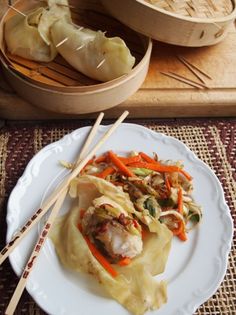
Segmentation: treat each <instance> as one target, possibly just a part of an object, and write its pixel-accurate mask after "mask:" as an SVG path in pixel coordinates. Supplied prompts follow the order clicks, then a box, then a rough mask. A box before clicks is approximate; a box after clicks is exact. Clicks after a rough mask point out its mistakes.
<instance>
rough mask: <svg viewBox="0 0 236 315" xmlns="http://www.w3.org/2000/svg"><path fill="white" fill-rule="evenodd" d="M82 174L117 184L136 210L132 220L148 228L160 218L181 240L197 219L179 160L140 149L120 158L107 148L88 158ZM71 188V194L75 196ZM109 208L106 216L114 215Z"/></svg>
mask: <svg viewBox="0 0 236 315" xmlns="http://www.w3.org/2000/svg"><path fill="white" fill-rule="evenodd" d="M64 164H65V163H64ZM82 174H90V175H94V176H96V177H100V178H102V179H105V180H106V181H108V182H110V183H112V184H114V185H115V186H119V187H120V189H121V190H122V191H123V192H125V193H127V194H128V195H129V198H130V200H131V201H132V202H133V205H134V207H135V209H136V211H137V212H136V213H135V214H134V215H133V217H134V220H136V219H137V221H141V222H142V224H144V225H146V226H148V227H149V230H150V226H153V224H154V225H155V221H156V222H157V221H160V222H161V223H163V224H165V225H166V226H167V227H168V228H169V229H170V230H171V231H172V233H173V235H176V236H177V237H178V238H179V239H181V240H183V241H185V240H187V232H188V231H190V230H191V229H192V228H194V227H195V226H197V225H198V224H199V223H200V222H201V218H202V212H201V208H200V207H199V206H198V205H197V204H196V203H195V202H194V200H193V198H192V195H191V193H192V189H193V185H192V177H191V175H189V174H188V173H187V172H186V170H184V168H183V164H182V162H181V161H176V162H174V161H171V160H168V161H161V160H158V157H157V155H156V154H155V153H154V156H153V157H150V156H149V155H147V154H146V153H144V152H139V153H138V152H132V153H131V154H130V155H129V156H126V157H121V156H119V155H117V154H115V153H114V152H113V151H109V152H107V153H105V154H103V155H101V156H99V157H94V158H93V159H92V160H91V161H89V163H88V164H87V165H86V166H85V168H84V169H83V171H82ZM72 186H73V185H72ZM72 188H73V187H72ZM72 188H71V190H70V192H71V195H76V192H75V191H74V190H73V189H72ZM107 204H108V205H106V206H105V207H104V208H103V210H102V211H101V213H100V215H102V216H103V217H104V218H105V217H106V216H107V215H108V214H105V213H106V211H107V209H108V208H109V202H107ZM112 209H113V210H114V211H115V209H116V207H115V206H114V205H113V206H112V207H111V208H110V210H108V212H109V215H114V211H113V210H112ZM112 213H113V214H112ZM109 215H108V216H109ZM118 216H119V215H117V217H118ZM130 222H131V221H130ZM135 222H136V221H135ZM126 230H127V231H128V232H129V233H131V234H137V235H138V234H139V233H143V231H142V230H143V229H141V228H140V226H139V228H138V229H137V228H136V227H135V226H134V224H127V226H126Z"/></svg>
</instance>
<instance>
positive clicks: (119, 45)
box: [51, 21, 135, 82]
mask: <svg viewBox="0 0 236 315" xmlns="http://www.w3.org/2000/svg"><path fill="white" fill-rule="evenodd" d="M51 34H52V39H53V42H54V45H55V46H56V45H57V44H58V43H60V42H61V41H63V40H64V39H65V38H68V40H67V41H66V42H64V43H63V45H60V46H59V47H58V48H57V50H58V52H59V53H60V54H61V55H62V57H63V58H64V59H65V60H66V61H67V62H68V63H69V64H70V65H71V66H72V67H74V68H75V69H77V70H78V71H80V72H81V73H83V74H85V75H86V76H88V77H90V78H92V79H95V80H98V81H103V82H105V81H109V80H113V79H115V78H118V77H120V76H122V75H124V74H126V73H129V72H130V71H131V69H132V67H133V66H134V63H135V58H134V57H133V56H132V55H131V53H130V51H129V48H128V47H127V46H126V44H125V42H124V41H123V40H122V39H121V38H119V37H112V38H108V37H106V36H105V35H104V33H103V32H101V31H98V32H95V31H92V30H90V29H87V28H83V29H81V30H80V28H78V29H77V28H76V27H75V26H73V25H72V24H70V23H66V22H65V21H57V22H56V23H54V24H53V26H52V28H51ZM104 59H105V62H104V63H103V64H102V65H101V66H100V67H98V68H97V66H98V65H99V63H100V62H101V61H103V60H104Z"/></svg>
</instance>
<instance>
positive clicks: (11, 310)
mask: <svg viewBox="0 0 236 315" xmlns="http://www.w3.org/2000/svg"><path fill="white" fill-rule="evenodd" d="M103 116H104V113H101V114H100V115H99V116H98V118H97V120H96V122H95V124H94V126H93V128H92V129H91V131H90V133H89V136H88V138H87V140H86V142H85V143H84V145H83V148H82V150H81V152H80V154H79V157H78V159H77V161H76V163H75V167H77V165H78V167H79V164H80V162H81V161H82V158H83V157H84V156H85V153H86V152H87V150H88V147H89V145H90V144H91V142H92V140H93V138H94V136H95V135H96V132H97V129H98V127H99V125H100V123H101V120H102V118H103ZM67 192H68V187H67V188H66V189H65V190H63V191H62V193H61V194H60V195H59V197H58V199H57V201H56V203H55V205H54V207H53V209H52V211H51V214H50V215H49V217H48V219H47V222H46V223H45V225H44V228H43V230H42V232H41V234H40V236H39V238H38V241H37V243H36V245H35V247H34V249H33V251H32V254H31V256H30V258H29V260H28V262H27V264H26V267H25V269H24V271H23V273H22V276H21V278H20V280H19V282H18V285H17V287H16V289H15V291H14V294H13V296H12V298H11V300H10V302H9V304H8V307H7V309H6V311H5V314H6V315H12V314H13V313H14V311H15V309H16V306H17V304H18V302H19V300H20V297H21V295H22V293H23V291H24V288H25V286H26V283H27V279H28V277H29V275H30V273H31V271H32V270H33V267H34V265H35V263H36V261H37V258H38V256H39V254H40V252H41V249H42V247H43V245H44V243H45V241H46V239H47V236H48V234H49V232H50V230H51V228H52V226H53V223H54V221H55V219H56V217H57V215H58V212H59V210H60V208H61V206H62V204H63V202H64V200H65V197H66V194H67Z"/></svg>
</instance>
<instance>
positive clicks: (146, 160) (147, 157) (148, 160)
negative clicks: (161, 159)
mask: <svg viewBox="0 0 236 315" xmlns="http://www.w3.org/2000/svg"><path fill="white" fill-rule="evenodd" d="M139 155H140V156H141V157H142V158H143V160H144V161H145V162H148V163H158V162H157V161H156V160H154V159H153V158H151V157H150V156H148V155H147V154H146V153H144V152H139Z"/></svg>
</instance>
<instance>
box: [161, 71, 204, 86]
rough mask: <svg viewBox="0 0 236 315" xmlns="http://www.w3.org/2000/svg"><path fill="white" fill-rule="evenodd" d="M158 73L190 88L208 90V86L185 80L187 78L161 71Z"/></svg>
mask: <svg viewBox="0 0 236 315" xmlns="http://www.w3.org/2000/svg"><path fill="white" fill-rule="evenodd" d="M160 73H161V74H163V75H165V76H167V77H170V78H172V79H175V80H177V81H180V82H183V83H185V84H188V85H190V86H193V87H195V88H198V89H201V90H203V89H206V88H208V86H207V85H205V84H203V83H199V82H195V81H193V80H190V79H187V78H185V77H183V76H181V75H179V74H176V73H173V72H162V71H160Z"/></svg>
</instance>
